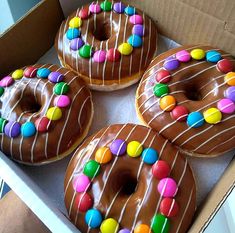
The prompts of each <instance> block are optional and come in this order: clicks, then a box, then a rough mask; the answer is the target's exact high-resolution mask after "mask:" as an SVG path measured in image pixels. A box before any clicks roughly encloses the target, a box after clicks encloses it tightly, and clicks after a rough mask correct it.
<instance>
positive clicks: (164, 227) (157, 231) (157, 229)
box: [151, 214, 170, 233]
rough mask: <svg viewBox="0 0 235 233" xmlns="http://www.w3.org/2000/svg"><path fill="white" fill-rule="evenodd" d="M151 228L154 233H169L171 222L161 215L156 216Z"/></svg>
mask: <svg viewBox="0 0 235 233" xmlns="http://www.w3.org/2000/svg"><path fill="white" fill-rule="evenodd" d="M151 228H152V231H153V232H154V233H168V232H169V229H170V222H169V219H168V218H167V217H165V216H164V215H161V214H156V215H155V216H154V217H153V219H152V222H151Z"/></svg>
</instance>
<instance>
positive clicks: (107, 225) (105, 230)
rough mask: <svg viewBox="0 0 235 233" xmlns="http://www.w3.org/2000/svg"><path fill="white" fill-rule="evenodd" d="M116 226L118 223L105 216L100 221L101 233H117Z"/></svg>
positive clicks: (117, 226)
mask: <svg viewBox="0 0 235 233" xmlns="http://www.w3.org/2000/svg"><path fill="white" fill-rule="evenodd" d="M118 228H119V224H118V222H117V221H116V220H115V219H113V218H107V219H105V220H104V221H103V222H102V224H101V226H100V231H101V233H117V231H118Z"/></svg>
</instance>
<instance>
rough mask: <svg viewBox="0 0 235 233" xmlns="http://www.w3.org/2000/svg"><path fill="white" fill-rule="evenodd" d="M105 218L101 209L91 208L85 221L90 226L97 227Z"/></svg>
mask: <svg viewBox="0 0 235 233" xmlns="http://www.w3.org/2000/svg"><path fill="white" fill-rule="evenodd" d="M102 220H103V218H102V215H101V213H100V211H99V210H97V209H90V210H88V211H87V212H86V215H85V221H86V224H87V225H88V226H89V227H90V228H97V227H99V226H100V224H101V222H102Z"/></svg>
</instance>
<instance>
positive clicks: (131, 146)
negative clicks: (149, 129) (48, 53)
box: [127, 141, 143, 157]
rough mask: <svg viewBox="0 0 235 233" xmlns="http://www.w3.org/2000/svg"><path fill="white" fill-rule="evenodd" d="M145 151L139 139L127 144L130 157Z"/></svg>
mask: <svg viewBox="0 0 235 233" xmlns="http://www.w3.org/2000/svg"><path fill="white" fill-rule="evenodd" d="M142 151H143V146H142V145H141V144H140V143H139V142H137V141H131V142H129V143H128V145H127V154H128V155H129V156H130V157H138V156H140V155H141V153H142Z"/></svg>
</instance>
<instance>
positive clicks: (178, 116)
mask: <svg viewBox="0 0 235 233" xmlns="http://www.w3.org/2000/svg"><path fill="white" fill-rule="evenodd" d="M187 116H188V109H187V108H186V107H184V106H180V105H179V106H176V107H175V108H174V109H173V110H172V111H171V117H172V118H173V119H174V120H177V121H185V120H186V119H187Z"/></svg>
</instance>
